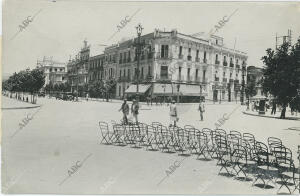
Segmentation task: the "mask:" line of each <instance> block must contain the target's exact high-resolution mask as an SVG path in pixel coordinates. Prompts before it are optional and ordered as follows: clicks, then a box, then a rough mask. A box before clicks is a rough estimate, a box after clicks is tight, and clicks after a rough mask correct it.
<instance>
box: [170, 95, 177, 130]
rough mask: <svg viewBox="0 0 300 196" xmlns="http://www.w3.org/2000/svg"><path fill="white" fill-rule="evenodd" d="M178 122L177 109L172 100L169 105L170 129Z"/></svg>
mask: <svg viewBox="0 0 300 196" xmlns="http://www.w3.org/2000/svg"><path fill="white" fill-rule="evenodd" d="M177 120H178V116H177V108H176V104H175V100H172V104H171V105H170V127H171V126H174V127H176V122H177Z"/></svg>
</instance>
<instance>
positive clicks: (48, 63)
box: [37, 56, 67, 87]
mask: <svg viewBox="0 0 300 196" xmlns="http://www.w3.org/2000/svg"><path fill="white" fill-rule="evenodd" d="M37 68H38V69H40V70H43V71H44V74H45V84H44V87H45V86H46V85H48V84H50V83H52V84H59V83H64V82H66V81H67V78H66V64H65V63H60V62H57V61H54V60H53V57H45V56H44V58H43V60H38V61H37Z"/></svg>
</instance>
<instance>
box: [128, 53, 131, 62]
mask: <svg viewBox="0 0 300 196" xmlns="http://www.w3.org/2000/svg"><path fill="white" fill-rule="evenodd" d="M130 61H131V56H130V51H128V62H130Z"/></svg>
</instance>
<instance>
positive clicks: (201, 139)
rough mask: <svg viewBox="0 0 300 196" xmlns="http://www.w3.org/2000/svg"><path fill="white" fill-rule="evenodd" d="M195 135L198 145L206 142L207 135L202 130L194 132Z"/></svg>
mask: <svg viewBox="0 0 300 196" xmlns="http://www.w3.org/2000/svg"><path fill="white" fill-rule="evenodd" d="M196 137H197V141H198V145H200V147H201V146H203V145H205V144H207V143H208V138H207V135H206V134H205V133H204V132H202V131H198V132H197V133H196Z"/></svg>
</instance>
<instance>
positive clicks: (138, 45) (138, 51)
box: [136, 24, 144, 96]
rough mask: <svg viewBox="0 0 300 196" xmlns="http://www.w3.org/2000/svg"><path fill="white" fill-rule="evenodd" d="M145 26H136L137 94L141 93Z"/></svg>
mask: <svg viewBox="0 0 300 196" xmlns="http://www.w3.org/2000/svg"><path fill="white" fill-rule="evenodd" d="M143 29H144V28H143V27H142V25H141V24H138V26H137V27H136V32H137V35H138V43H137V44H136V45H137V49H136V54H137V70H136V72H137V73H136V75H137V84H136V96H138V95H139V79H140V55H141V34H142V31H143Z"/></svg>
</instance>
